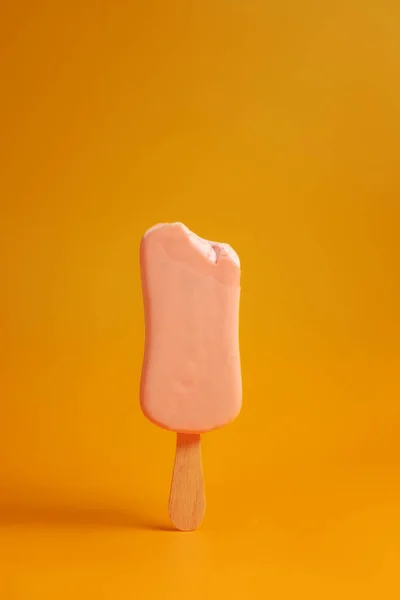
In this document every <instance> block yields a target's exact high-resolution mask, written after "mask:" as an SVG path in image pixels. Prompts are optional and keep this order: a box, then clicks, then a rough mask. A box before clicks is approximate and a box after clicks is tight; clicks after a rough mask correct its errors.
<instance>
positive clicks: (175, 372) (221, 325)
mask: <svg viewBox="0 0 400 600" xmlns="http://www.w3.org/2000/svg"><path fill="white" fill-rule="evenodd" d="M140 267H141V278H142V292H143V304H144V315H145V349H144V358H143V366H142V376H141V384H140V405H141V408H142V411H143V413H144V415H145V416H146V417H147V418H148V419H149V420H150V421H151V422H152V423H154V424H155V425H158V426H159V427H162V428H164V429H167V430H170V431H174V432H176V434H177V443H176V454H175V463H174V471H173V477H172V483H171V491H170V500H169V515H170V518H171V520H172V522H173V523H174V525H175V526H176V527H177V529H179V530H181V531H192V530H193V529H196V528H197V527H198V526H199V524H200V523H201V521H202V518H203V515H204V510H205V493H204V483H203V473H202V464H201V452H200V435H201V434H203V433H206V432H208V431H212V430H214V429H217V428H219V427H222V426H224V425H227V424H228V423H230V422H231V421H233V420H234V419H235V418H236V416H237V415H238V414H239V412H240V409H241V405H242V379H241V368H240V353H239V335H238V326H239V299H240V262H239V258H238V256H237V254H236V252H235V251H234V250H233V249H232V248H231V247H230V246H229V245H228V244H224V243H217V242H209V241H207V240H204V239H202V238H200V237H198V236H197V235H195V234H194V233H192V232H191V231H190V230H189V229H188V228H187V227H186V226H185V225H183V224H182V223H161V224H159V225H155V226H154V227H151V228H150V229H148V230H147V231H146V233H145V234H144V236H143V238H142V241H141V245H140Z"/></svg>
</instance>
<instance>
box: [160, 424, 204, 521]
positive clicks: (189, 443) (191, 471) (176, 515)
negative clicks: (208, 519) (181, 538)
mask: <svg viewBox="0 0 400 600" xmlns="http://www.w3.org/2000/svg"><path fill="white" fill-rule="evenodd" d="M205 508H206V498H205V493H204V482H203V469H202V464H201V447H200V434H197V433H196V434H194V433H177V434H176V453H175V463H174V472H173V475H172V483H171V492H170V496H169V516H170V519H171V521H172V523H173V524H174V525H175V527H176V528H177V529H179V530H180V531H193V530H194V529H196V528H197V527H198V526H199V525H200V523H201V521H202V520H203V516H204V511H205Z"/></svg>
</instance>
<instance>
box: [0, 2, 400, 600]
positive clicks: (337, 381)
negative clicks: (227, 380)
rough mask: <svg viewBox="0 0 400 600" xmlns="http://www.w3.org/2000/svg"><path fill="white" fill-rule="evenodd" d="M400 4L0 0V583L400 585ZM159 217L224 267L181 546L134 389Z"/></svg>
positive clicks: (325, 593)
mask: <svg viewBox="0 0 400 600" xmlns="http://www.w3.org/2000/svg"><path fill="white" fill-rule="evenodd" d="M399 6H400V5H399V4H398V3H397V2H394V1H389V0H371V1H369V2H366V1H361V0H346V1H344V0H343V1H341V0H339V1H337V0H336V1H333V0H327V1H325V2H321V1H320V0H303V1H302V2H296V1H295V0H284V1H283V2H277V1H275V2H272V1H269V0H263V1H261V0H229V1H228V0H220V1H218V2H215V1H211V0H210V1H208V0H207V1H202V2H197V1H195V0H191V1H189V2H185V1H183V0H178V1H177V2H161V1H157V0H150V1H147V2H128V1H126V2H122V1H114V2H105V1H98V2H88V1H83V2H64V3H62V2H58V3H57V2H54V1H48V2H45V1H40V0H39V1H38V2H28V1H26V2H19V1H11V0H9V1H6V2H5V3H3V4H2V16H1V19H0V29H1V36H0V44H1V57H0V70H1V72H0V77H1V78H0V81H1V86H2V93H1V97H0V115H1V121H2V126H1V147H0V152H1V156H0V170H1V173H0V198H1V213H0V219H1V231H0V256H1V259H0V260H1V273H0V275H1V297H0V327H1V333H2V340H3V343H2V345H1V377H0V386H1V387H0V394H1V419H0V504H1V513H0V519H1V529H0V535H1V539H0V542H1V543H0V575H1V577H0V581H1V583H0V597H1V598H2V599H3V598H4V600H8V599H24V600H25V599H29V600H35V599H39V598H40V600H45V599H47V598H49V599H51V600H58V599H64V598H68V599H70V598H77V599H78V598H96V599H107V600H108V599H112V600H114V599H115V600H116V599H119V598H121V599H122V598H123V599H125V598H138V599H142V598H143V599H146V598H180V597H186V596H190V597H191V598H203V597H208V598H219V597H221V598H222V597H225V595H227V596H228V597H230V598H267V597H271V598H274V600H279V599H281V598H282V599H294V598H305V599H307V600H312V599H313V598H315V599H317V598H318V599H322V598H323V599H325V598H335V599H336V598H338V597H341V598H352V599H354V598H374V599H376V598H384V599H385V600H389V599H391V598H398V597H399V594H400V577H399V571H398V567H399V562H400V541H399V540H400V503H399V501H400V483H399V481H400V478H399V475H400V473H399V471H400V469H399V460H400V403H399V399H400V398H399V396H400V376H399V371H400V369H399V358H400V347H399V339H400V282H399V273H400V269H399V259H400V241H399V218H400V205H399V192H400V177H399V173H400V170H399V167H400V42H399V40H400V31H399V30H400V26H399V23H400V8H399ZM172 220H180V221H183V222H184V223H186V224H187V225H188V226H189V227H190V228H191V229H193V230H194V231H195V232H197V233H198V234H199V235H201V236H204V237H206V238H210V239H220V240H221V241H227V242H229V243H231V244H232V246H233V247H234V248H235V249H236V250H237V252H238V253H239V255H240V257H241V260H242V271H243V275H242V304H241V352H242V365H243V382H244V406H243V411H242V413H241V415H240V417H239V418H238V419H237V420H236V421H235V423H234V424H232V425H230V426H229V427H226V428H225V429H223V430H220V431H217V432H213V433H212V434H209V435H206V436H204V440H203V457H204V469H205V475H206V485H207V500H208V509H207V515H206V519H205V521H204V525H203V527H202V528H201V530H199V531H198V532H196V533H194V534H179V533H175V532H171V531H168V530H166V529H167V528H168V526H169V525H168V517H167V499H168V488H169V482H170V475H171V470H172V462H173V453H174V444H175V440H174V436H173V435H172V434H170V433H167V432H164V431H162V430H160V429H158V428H156V427H154V426H152V425H151V424H150V423H148V422H147V421H146V420H145V419H144V417H143V416H142V414H141V413H140V409H139V404H138V386H139V377H140V369H141V359H142V351H143V337H144V330H143V317H142V298H141V289H140V280H139V270H138V245H139V241H140V237H141V235H142V233H143V232H144V230H145V229H146V228H147V227H149V226H151V225H153V224H154V223H156V222H159V221H172Z"/></svg>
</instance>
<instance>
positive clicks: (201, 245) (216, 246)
mask: <svg viewBox="0 0 400 600" xmlns="http://www.w3.org/2000/svg"><path fill="white" fill-rule="evenodd" d="M163 228H180V229H181V230H182V231H184V232H185V234H186V235H187V236H188V239H189V241H190V242H191V243H192V244H193V246H194V247H195V248H197V250H199V252H201V254H203V255H204V256H205V257H206V258H208V260H210V261H211V262H213V263H215V264H216V263H217V262H218V259H219V257H220V256H221V255H223V256H226V257H228V258H230V259H231V261H232V262H233V263H235V264H236V265H237V266H238V267H240V259H239V256H238V255H237V253H236V252H235V250H234V249H233V248H232V246H230V245H229V244H226V243H225V242H213V241H210V240H206V239H204V238H201V237H200V236H198V235H196V234H195V233H193V231H191V230H190V229H189V228H188V227H186V225H184V224H183V223H181V222H180V221H176V222H173V223H158V224H157V225H153V226H152V227H150V228H149V229H147V231H146V232H145V234H144V236H143V238H147V237H148V236H149V235H150V234H151V233H153V232H155V231H157V230H159V229H163Z"/></svg>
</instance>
